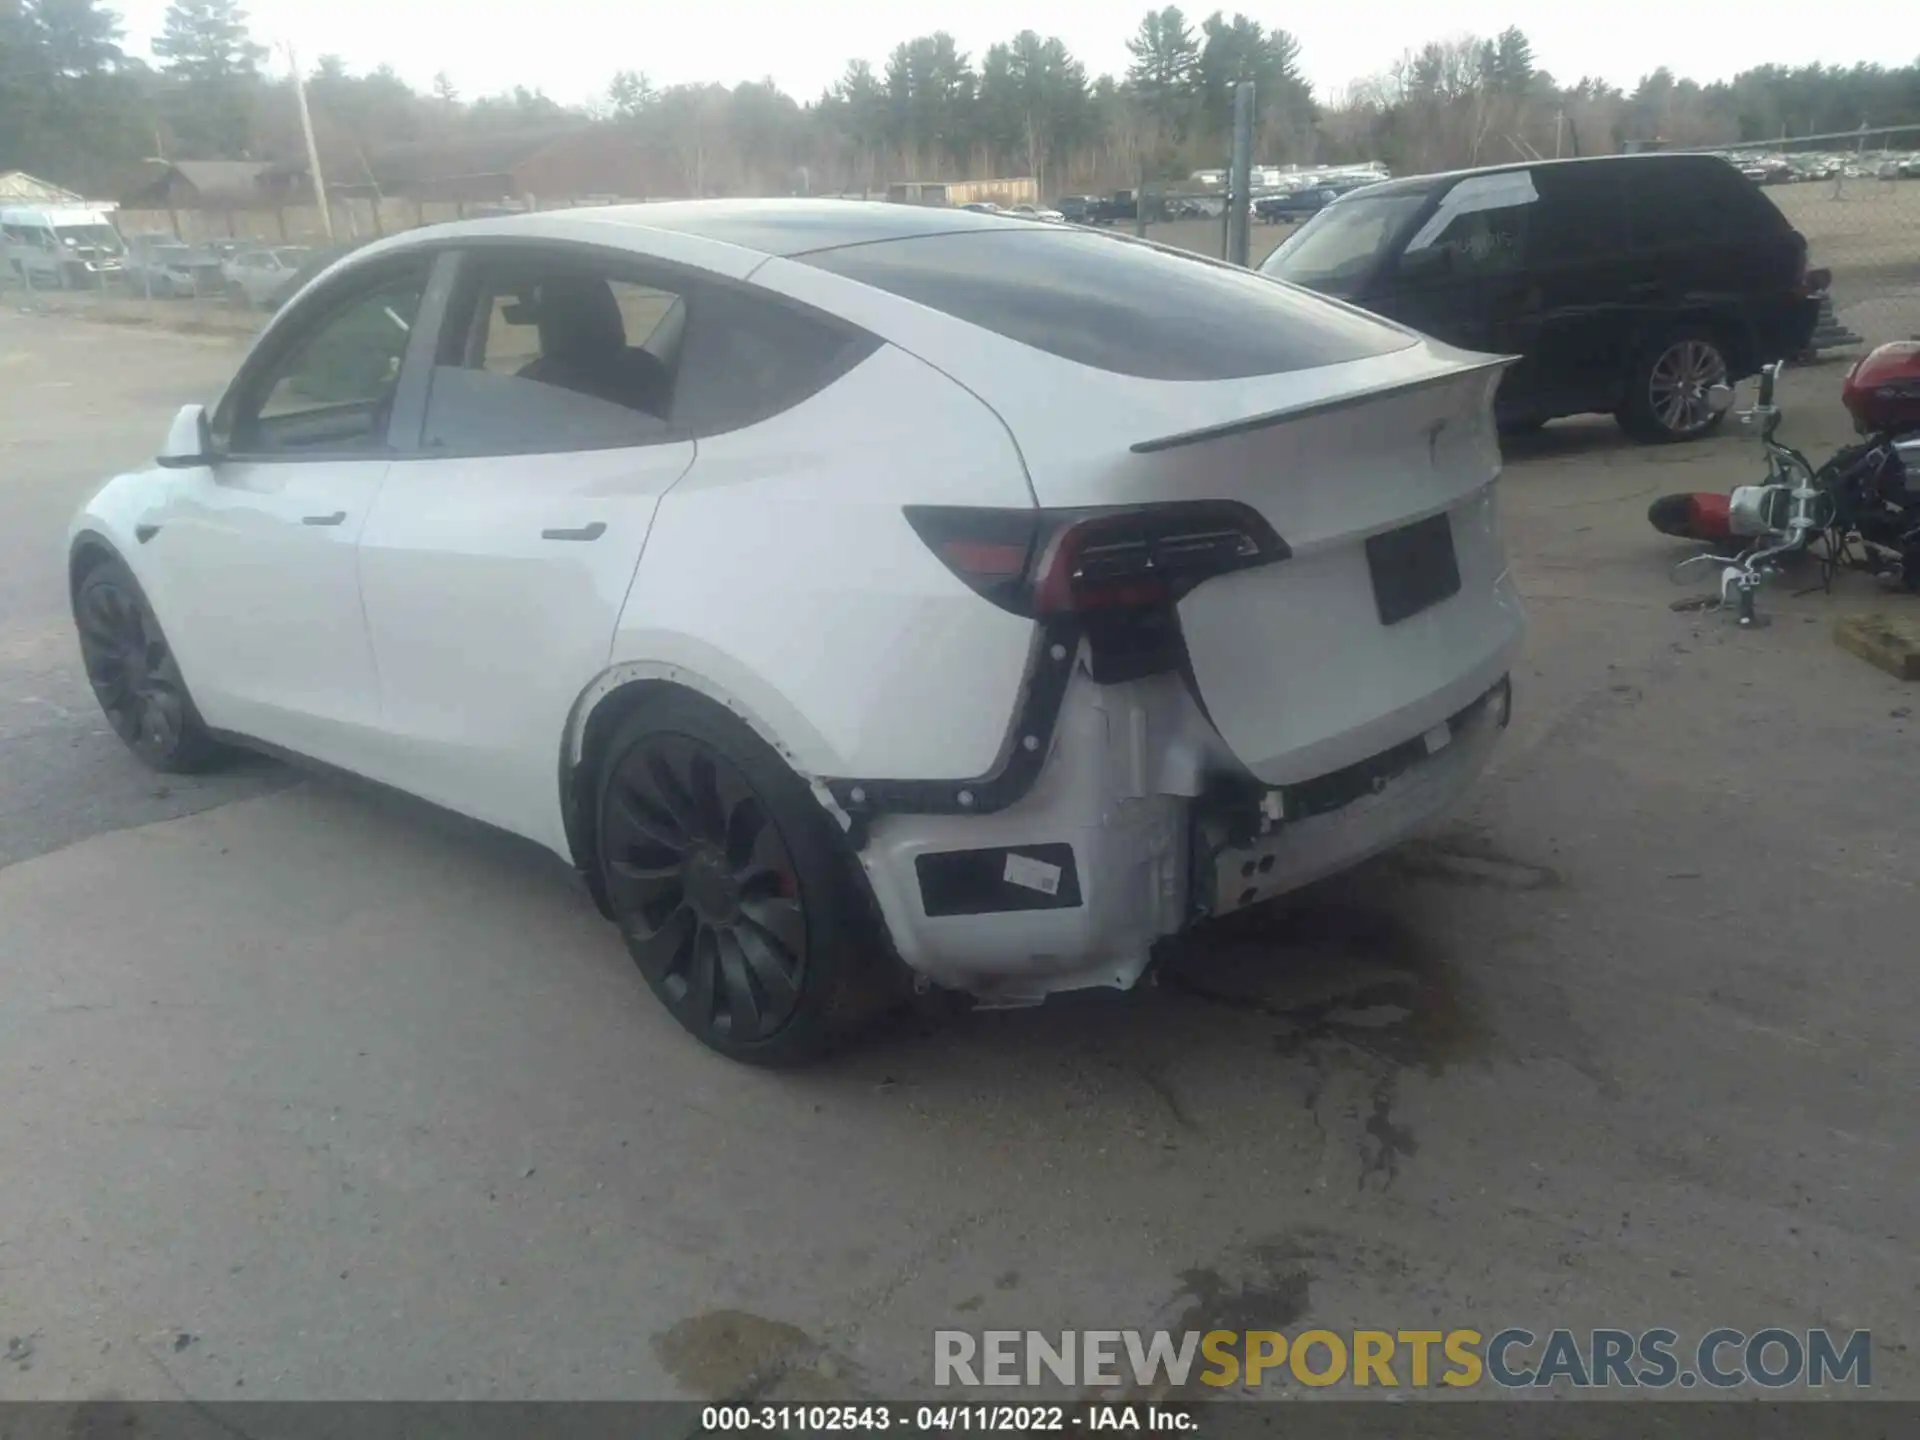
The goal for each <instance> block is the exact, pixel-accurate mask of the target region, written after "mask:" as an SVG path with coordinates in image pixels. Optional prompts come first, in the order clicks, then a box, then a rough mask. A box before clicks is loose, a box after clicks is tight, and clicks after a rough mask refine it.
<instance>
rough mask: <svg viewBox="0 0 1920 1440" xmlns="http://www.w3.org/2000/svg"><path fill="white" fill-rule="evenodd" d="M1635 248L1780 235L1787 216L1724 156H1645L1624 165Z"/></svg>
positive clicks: (1644, 248) (1653, 247)
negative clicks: (1670, 158) (1647, 157)
mask: <svg viewBox="0 0 1920 1440" xmlns="http://www.w3.org/2000/svg"><path fill="white" fill-rule="evenodd" d="M1621 168H1622V169H1623V170H1624V172H1625V174H1626V189H1627V217H1628V223H1629V225H1630V227H1631V238H1632V242H1633V246H1634V248H1635V249H1640V250H1649V249H1660V248H1663V247H1665V246H1669V245H1690V244H1698V243H1699V242H1701V241H1706V240H1737V239H1745V238H1748V237H1751V236H1753V235H1754V234H1755V233H1756V231H1757V232H1758V233H1759V234H1762V235H1773V234H1777V233H1779V232H1780V231H1781V230H1783V229H1784V228H1785V227H1786V219H1785V217H1783V216H1782V215H1781V214H1780V212H1779V211H1778V210H1776V209H1775V208H1774V207H1773V202H1772V201H1771V200H1769V199H1767V197H1766V196H1764V195H1762V194H1761V193H1760V190H1759V187H1758V186H1756V185H1755V184H1754V183H1753V182H1752V181H1751V180H1748V179H1747V178H1746V177H1745V176H1744V175H1742V174H1741V173H1740V172H1739V171H1738V170H1735V169H1734V168H1733V166H1731V165H1729V164H1728V163H1727V162H1726V161H1724V160H1715V159H1699V160H1691V159H1689V160H1680V161H1666V160H1646V161H1638V160H1636V161H1633V162H1631V163H1628V164H1625V165H1623V166H1622V167H1621Z"/></svg>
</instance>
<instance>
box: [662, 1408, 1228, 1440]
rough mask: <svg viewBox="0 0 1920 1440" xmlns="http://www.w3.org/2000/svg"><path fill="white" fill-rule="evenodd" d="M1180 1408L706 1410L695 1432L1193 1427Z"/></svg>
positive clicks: (1163, 1430) (1191, 1419)
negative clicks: (698, 1429) (699, 1430)
mask: <svg viewBox="0 0 1920 1440" xmlns="http://www.w3.org/2000/svg"><path fill="white" fill-rule="evenodd" d="M1197 1425H1198V1421H1197V1419H1196V1417H1195V1416H1194V1415H1193V1414H1191V1413H1190V1412H1188V1411H1186V1410H1184V1409H1177V1408H1174V1407H1169V1406H1158V1405H1130V1404H1084V1405H1072V1406H1068V1405H884V1404H865V1405H709V1406H707V1407H705V1408H704V1409H703V1410H702V1411H701V1414H700V1428H701V1430H702V1431H703V1432H704V1433H706V1434H709V1435H726V1434H752V1433H760V1434H782V1433H786V1434H806V1435H817V1434H820V1433H822V1432H831V1431H836V1430H837V1431H845V1432H848V1433H850V1434H851V1433H859V1432H863V1431H864V1432H867V1433H886V1432H893V1431H898V1432H899V1433H901V1434H917V1435H952V1434H980V1435H987V1434H1021V1433H1035V1434H1046V1433H1053V1434H1067V1433H1071V1432H1074V1431H1129V1430H1132V1431H1143V1432H1144V1431H1153V1432H1158V1433H1161V1434H1179V1433H1185V1432H1190V1431H1192V1430H1194V1429H1195V1428H1197Z"/></svg>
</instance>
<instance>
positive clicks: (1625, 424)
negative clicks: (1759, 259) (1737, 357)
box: [1615, 325, 1729, 445]
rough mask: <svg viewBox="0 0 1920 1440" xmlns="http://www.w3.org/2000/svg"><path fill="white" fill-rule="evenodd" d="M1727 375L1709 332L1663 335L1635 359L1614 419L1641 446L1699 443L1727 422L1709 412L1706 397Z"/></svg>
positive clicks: (1721, 349) (1684, 329)
mask: <svg viewBox="0 0 1920 1440" xmlns="http://www.w3.org/2000/svg"><path fill="white" fill-rule="evenodd" d="M1728 373H1729V367H1728V364H1727V353H1726V348H1725V346H1724V344H1723V343H1722V341H1721V340H1720V338H1719V336H1717V335H1716V334H1715V333H1714V332H1713V331H1712V330H1710V329H1707V328H1706V327H1704V326H1697V325H1690V326H1681V327H1678V328H1676V329H1673V330H1669V331H1666V332H1665V333H1663V334H1661V335H1660V336H1658V337H1657V338H1655V339H1654V340H1653V341H1652V342H1651V343H1650V344H1648V345H1646V346H1644V347H1642V348H1641V350H1640V351H1639V353H1638V354H1637V355H1635V357H1634V360H1633V364H1632V365H1631V366H1630V367H1629V369H1628V371H1627V384H1626V399H1625V400H1624V401H1623V402H1622V404H1621V406H1620V409H1619V411H1618V412H1617V413H1616V416H1615V418H1616V419H1617V420H1618V421H1619V422H1620V428H1621V429H1623V430H1625V431H1626V432H1627V434H1629V435H1631V436H1632V437H1633V438H1634V439H1635V440H1639V441H1642V442H1644V443H1646V444H1650V445H1671V444H1675V443H1678V442H1680V441H1684V440H1698V439H1700V438H1702V437H1703V436H1706V435H1710V434H1712V433H1713V432H1714V431H1715V430H1716V429H1718V428H1719V427H1720V424H1721V422H1722V421H1724V420H1725V419H1726V412H1725V411H1715V410H1712V409H1711V408H1709V406H1708V405H1707V400H1706V392H1707V388H1708V387H1709V386H1710V385H1714V384H1718V383H1721V382H1723V381H1725V380H1726V378H1727V375H1728Z"/></svg>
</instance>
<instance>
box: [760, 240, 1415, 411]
mask: <svg viewBox="0 0 1920 1440" xmlns="http://www.w3.org/2000/svg"><path fill="white" fill-rule="evenodd" d="M795 258H796V259H799V260H802V261H804V262H805V263H807V264H809V265H814V266H818V267H819V268H820V269H822V270H829V271H832V272H833V273H834V274H836V275H844V276H846V277H847V278H848V279H850V280H857V281H859V282H860V283H862V284H864V285H871V286H873V287H874V288H875V289H878V290H885V291H887V292H888V293H890V294H893V295H898V296H900V297H901V298H903V299H906V300H912V301H915V302H916V303H918V304H921V305H926V306H929V307H931V308H932V309H935V310H939V311H942V312H944V313H946V314H948V315H951V316H953V317H955V318H956V319H959V320H964V321H966V322H967V323H968V324H971V325H978V326H980V327H981V328H982V329H985V330H991V331H993V332H994V333H995V334H998V335H1004V336H1005V337H1007V338H1008V339H1010V340H1017V341H1019V342H1020V343H1021V344H1023V345H1030V346H1032V347H1033V348H1035V349H1036V350H1044V351H1046V352H1047V353H1048V354H1050V355H1058V356H1060V357H1061V358H1062V359H1066V360H1072V361H1076V362H1078V363H1079V364H1082V365H1091V366H1094V367H1095V368H1097V369H1101V370H1108V371H1112V372H1114V373H1115V374H1120V375H1136V376H1141V377H1143V378H1146V379H1151V380H1231V379H1237V378H1240V377H1242V376H1248V375H1273V374H1279V373H1282V372H1285V371H1289V370H1307V369H1312V368H1314V367H1317V366H1321V365H1337V364H1340V363H1341V362H1343V361H1348V360H1362V359H1365V358H1367V357H1368V356H1372V355H1384V354H1387V353H1388V352H1390V351H1394V350H1404V349H1406V348H1407V347H1408V346H1409V345H1412V344H1414V343H1415V341H1414V338H1413V337H1412V336H1411V335H1409V334H1408V333H1407V332H1405V331H1403V330H1400V329H1398V328H1397V327H1394V326H1391V325H1388V324H1385V323H1384V322H1382V321H1379V320H1375V319H1373V318H1372V317H1370V316H1366V315H1361V314H1358V313H1355V312H1353V311H1349V310H1345V309H1342V308H1340V307H1337V306H1334V305H1330V304H1328V303H1327V302H1326V301H1324V300H1321V299H1318V298H1317V297H1315V296H1311V295H1308V294H1305V293H1303V292H1302V291H1299V290H1295V289H1292V288H1289V287H1287V286H1285V285H1280V284H1276V283H1274V282H1273V281H1270V280H1267V279H1264V278H1262V277H1261V276H1259V275H1256V274H1254V273H1253V272H1252V271H1248V270H1240V269H1236V268H1234V267H1231V266H1226V265H1217V264H1212V263H1209V262H1207V261H1203V260H1197V259H1187V258H1184V257H1182V256H1179V255H1174V254H1169V253H1168V252H1166V251H1163V250H1159V249H1156V248H1154V247H1152V246H1149V245H1141V244H1136V243H1133V242H1130V241H1126V240H1121V239H1118V238H1115V237H1110V236H1104V235H1090V234H1087V233H1085V232H1084V231H1076V230H1066V229H1038V228H1029V227H1026V226H1014V225H1009V226H1008V227H1007V230H1006V232H1005V233H1004V234H1003V233H999V232H996V231H982V230H973V231H966V232H962V233H957V234H947V235H925V236H917V237H914V238H912V239H906V240H889V241H882V242H879V243H875V244H870V245H852V246H847V247H845V248H843V249H838V250H825V251H819V252H816V253H814V254H811V255H801V256H796V257H795Z"/></svg>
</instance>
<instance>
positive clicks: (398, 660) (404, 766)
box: [360, 440, 694, 854]
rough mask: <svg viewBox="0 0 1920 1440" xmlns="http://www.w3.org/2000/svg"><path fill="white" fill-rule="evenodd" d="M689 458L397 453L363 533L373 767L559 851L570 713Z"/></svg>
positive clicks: (632, 451) (679, 453) (646, 451)
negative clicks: (373, 698)
mask: <svg viewBox="0 0 1920 1440" xmlns="http://www.w3.org/2000/svg"><path fill="white" fill-rule="evenodd" d="M693 452H694V446H693V442H692V441H689V440H683V441H678V442H675V443H672V444H665V445H652V446H643V447H634V448H623V449H615V450H583V451H578V452H576V453H573V454H567V455H547V456H541V457H539V460H538V480H537V483H529V478H528V457H527V456H524V455H513V456H489V457H481V458H465V459H447V460H425V459H403V460H398V461H395V462H394V464H393V467H392V469H391V471H390V472H389V474H388V478H387V483H386V485H385V487H384V489H383V490H382V491H381V494H380V499H379V501H378V503H377V504H376V505H375V506H374V511H373V515H372V518H371V519H370V520H369V521H368V522H367V528H366V533H365V535H364V537H363V538H362V540H361V544H360V586H361V595H362V597H363V601H364V604H365V607H366V616H367V627H368V630H369V631H370V633H371V636H372V647H373V657H374V663H375V665H376V666H377V668H378V673H379V676H380V718H379V723H380V731H381V737H382V747H383V753H382V755H381V772H380V778H382V779H385V780H388V781H389V782H390V783H393V784H397V785H404V786H405V787H406V788H408V789H410V790H413V791H414V792H416V793H418V794H420V795H423V796H425V797H426V798H427V799H429V800H432V801H434V802H435V803H437V804H440V805H445V806H447V807H449V808H451V809H455V810H459V811H461V812H462V813H463V814H467V815H471V816H473V817H474V818H475V819H478V820H484V821H486V822H488V823H489V824H493V825H498V826H501V827H503V828H505V829H509V830H513V831H515V832H517V833H519V834H522V835H526V836H528V837H529V838H531V839H534V840H537V841H539V842H541V843H542V844H545V845H548V846H551V847H552V848H554V849H555V850H557V851H559V852H560V853H561V854H565V853H566V833H565V830H564V828H563V827H562V825H561V818H560V806H559V792H558V790H557V788H556V785H555V781H554V776H555V769H556V766H557V765H558V762H559V747H560V741H561V737H562V736H563V735H564V734H565V731H566V725H567V717H568V715H569V713H570V712H571V710H572V708H573V704H574V701H575V699H576V698H577V697H578V695H579V693H580V691H581V690H582V689H583V688H584V687H585V686H586V685H588V684H589V683H590V682H591V681H592V680H593V679H594V677H595V676H597V675H599V674H600V673H601V672H602V671H603V670H604V669H605V668H606V665H607V656H608V650H609V647H610V646H611V644H612V642H613V632H614V626H615V624H616V623H617V622H618V621H619V619H620V614H621V610H622V608H623V607H624V606H625V604H626V600H627V591H628V589H629V587H630V586H631V585H632V583H633V574H634V567H635V566H636V565H638V564H639V562H640V553H641V550H642V549H643V548H644V546H645V545H646V543H647V532H648V529H649V528H650V527H651V526H652V524H653V516H654V510H655V507H656V506H657V505H658V504H659V501H660V497H661V496H662V495H664V494H665V493H666V492H667V491H668V490H670V489H672V487H673V485H674V484H675V482H676V481H678V480H679V479H680V477H681V476H682V475H684V474H685V473H686V472H687V468H688V466H690V465H691V464H692V463H693ZM595 527H602V528H600V529H599V530H598V533H594V531H595ZM549 532H553V533H554V534H555V536H556V537H557V536H561V535H571V534H582V535H584V534H593V538H592V539H572V538H548V535H549Z"/></svg>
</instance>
